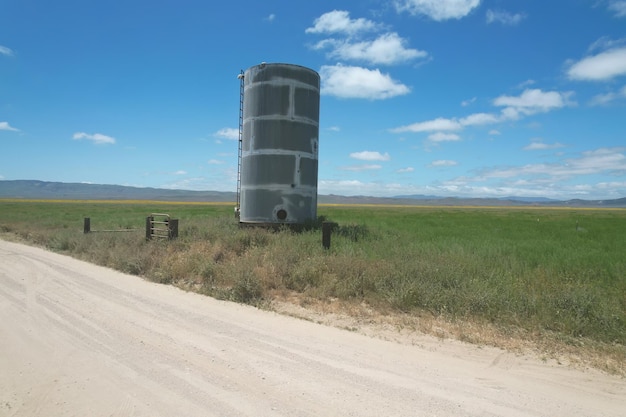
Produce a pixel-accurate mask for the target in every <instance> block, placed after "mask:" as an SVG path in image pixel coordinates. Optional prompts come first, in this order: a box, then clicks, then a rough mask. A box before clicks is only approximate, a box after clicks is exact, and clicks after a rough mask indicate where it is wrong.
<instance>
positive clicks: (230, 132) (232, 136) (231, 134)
mask: <svg viewBox="0 0 626 417" xmlns="http://www.w3.org/2000/svg"><path fill="white" fill-rule="evenodd" d="M213 136H216V137H218V138H224V139H228V140H238V139H239V129H234V128H232V127H224V128H222V129H220V130H218V131H217V132H215V133H214V134H213Z"/></svg>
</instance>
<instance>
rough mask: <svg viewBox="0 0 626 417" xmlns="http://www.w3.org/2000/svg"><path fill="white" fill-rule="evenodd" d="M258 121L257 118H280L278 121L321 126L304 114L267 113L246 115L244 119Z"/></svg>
mask: <svg viewBox="0 0 626 417" xmlns="http://www.w3.org/2000/svg"><path fill="white" fill-rule="evenodd" d="M250 120H252V121H257V120H278V121H288V122H298V123H302V124H307V125H311V126H315V127H319V122H317V121H315V120H313V119H310V118H308V117H303V116H290V115H287V116H283V115H280V114H270V115H265V116H254V117H246V118H245V119H243V122H244V123H247V122H248V121H250Z"/></svg>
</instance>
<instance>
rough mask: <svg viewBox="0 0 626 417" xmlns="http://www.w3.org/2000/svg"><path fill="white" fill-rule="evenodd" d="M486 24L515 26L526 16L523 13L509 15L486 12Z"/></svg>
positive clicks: (500, 11) (504, 12)
mask: <svg viewBox="0 0 626 417" xmlns="http://www.w3.org/2000/svg"><path fill="white" fill-rule="evenodd" d="M486 18H487V23H494V22H497V23H502V24H503V25H509V26H515V25H517V24H518V23H519V22H521V21H522V20H524V18H526V15H525V14H524V13H514V14H513V13H509V12H506V11H502V10H495V11H494V10H491V9H489V10H487V14H486Z"/></svg>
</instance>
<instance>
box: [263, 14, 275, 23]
mask: <svg viewBox="0 0 626 417" xmlns="http://www.w3.org/2000/svg"><path fill="white" fill-rule="evenodd" d="M275 19H276V15H275V14H274V13H271V14H270V15H269V16H267V17H266V18H265V20H267V21H268V22H273V21H274V20H275Z"/></svg>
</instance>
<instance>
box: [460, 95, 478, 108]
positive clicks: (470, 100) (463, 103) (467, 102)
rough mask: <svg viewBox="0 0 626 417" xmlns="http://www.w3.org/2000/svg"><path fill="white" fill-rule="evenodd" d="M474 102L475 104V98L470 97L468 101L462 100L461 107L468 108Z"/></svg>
mask: <svg viewBox="0 0 626 417" xmlns="http://www.w3.org/2000/svg"><path fill="white" fill-rule="evenodd" d="M474 102H476V97H472V98H470V99H469V100H463V101H462V102H461V106H463V107H467V106H469V105H470V104H473V103H474Z"/></svg>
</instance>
